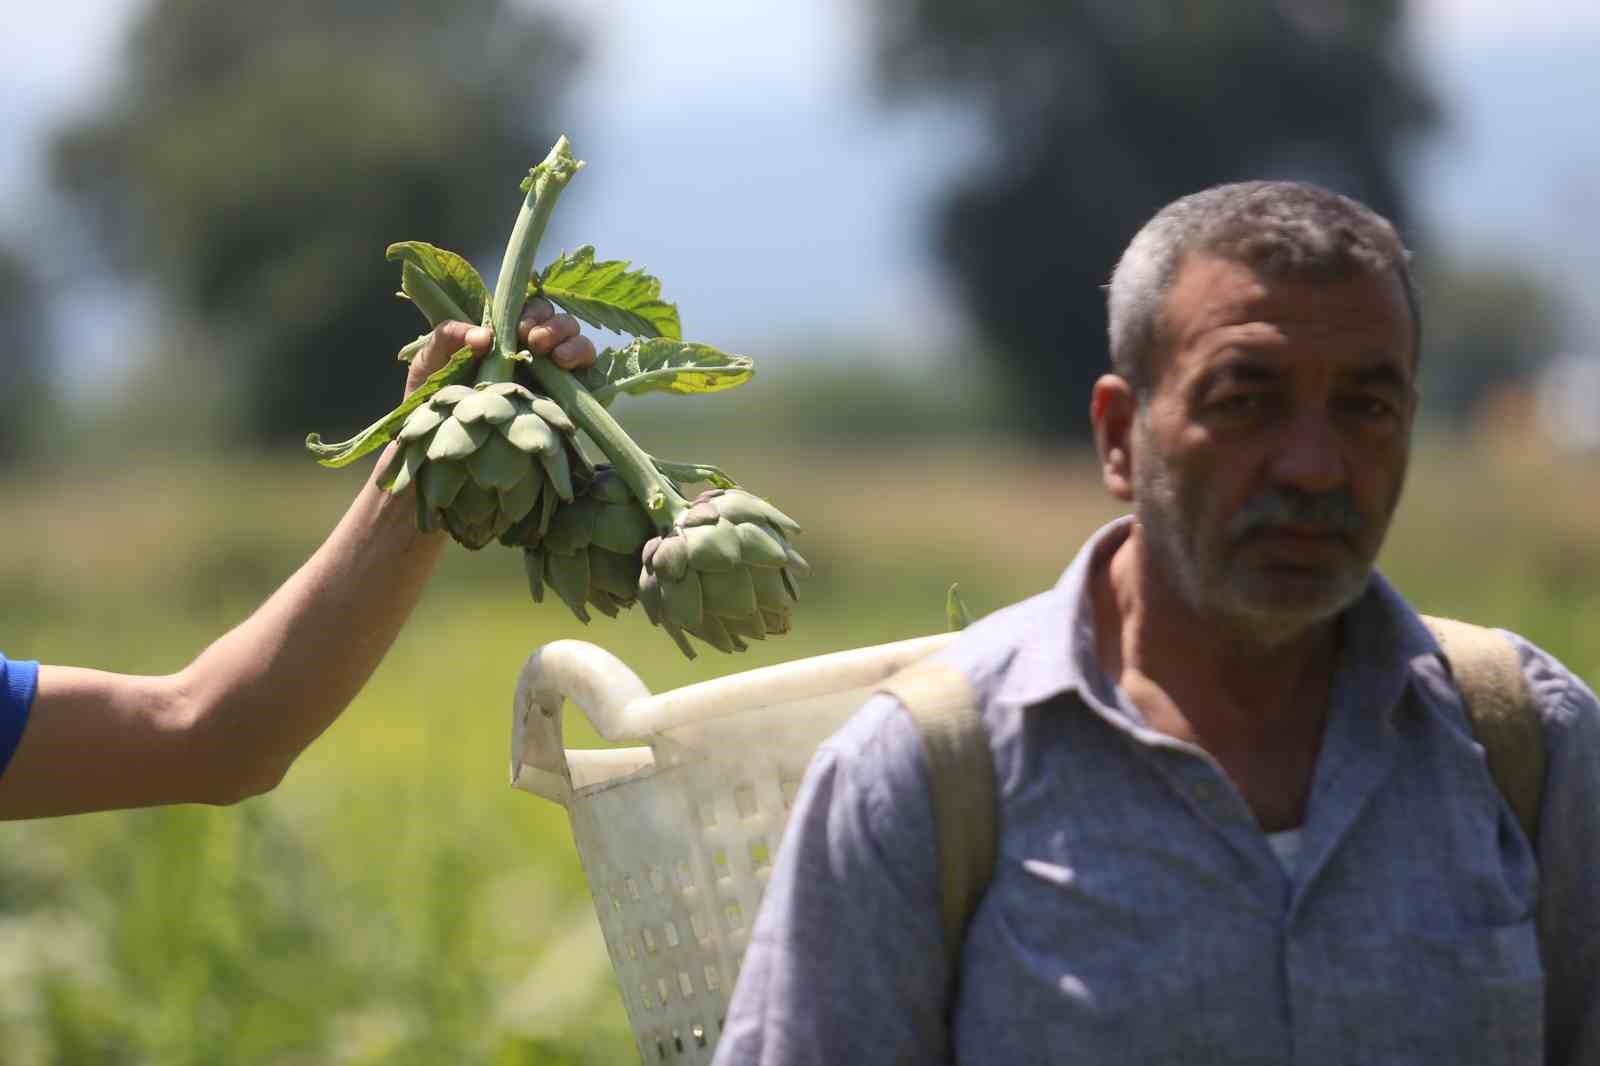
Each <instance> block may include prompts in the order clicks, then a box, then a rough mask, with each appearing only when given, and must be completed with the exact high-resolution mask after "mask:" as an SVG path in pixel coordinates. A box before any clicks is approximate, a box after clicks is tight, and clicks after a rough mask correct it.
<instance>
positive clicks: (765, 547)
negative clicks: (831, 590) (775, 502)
mask: <svg viewBox="0 0 1600 1066" xmlns="http://www.w3.org/2000/svg"><path fill="white" fill-rule="evenodd" d="M799 531H800V526H799V525H798V524H797V523H796V522H795V521H794V520H793V519H792V518H790V517H789V516H788V515H786V514H784V513H783V512H782V511H780V510H778V509H777V508H776V507H774V506H772V504H770V503H768V502H767V501H766V500H763V499H762V498H761V497H759V496H756V495H753V494H752V493H749V492H745V491H744V490H743V489H710V490H708V491H706V492H703V493H701V494H700V495H699V496H697V497H695V499H694V501H693V502H692V504H691V505H690V506H689V508H688V509H687V510H685V511H684V513H683V514H682V515H680V516H679V517H678V519H677V521H675V522H674V523H673V528H672V529H671V530H669V531H668V532H667V533H665V534H663V535H662V536H659V537H652V538H651V539H650V540H648V541H646V542H645V545H644V548H643V550H642V552H641V556H640V561H641V563H642V566H641V568H640V572H639V592H638V597H639V602H640V603H642V604H643V605H644V609H645V613H646V614H647V615H649V616H650V621H651V622H653V623H654V624H656V625H658V626H660V627H662V628H663V629H665V630H666V631H667V633H668V635H670V636H671V637H672V639H673V640H674V641H675V642H676V643H677V645H678V647H679V648H680V649H681V650H682V651H683V653H684V654H685V655H687V656H689V657H690V658H691V659H692V658H694V654H695V653H694V648H693V646H692V645H691V644H690V643H689V641H688V639H687V638H686V637H685V636H684V634H685V633H688V634H693V635H694V636H696V637H698V638H699V639H701V640H703V641H705V642H706V643H707V644H710V645H711V646H712V647H714V648H716V649H718V650H719V651H724V652H733V651H743V650H745V648H746V647H748V645H746V644H745V641H746V640H763V639H765V638H766V637H767V636H769V635H777V634H782V633H787V632H789V628H790V622H791V615H792V607H793V604H794V602H795V601H796V600H797V599H798V598H799V594H798V592H797V590H796V589H795V584H794V575H795V574H797V573H798V574H806V573H809V572H810V567H809V566H808V565H807V564H806V561H805V560H804V559H803V558H801V557H800V554H799V553H798V552H796V551H795V550H794V549H793V548H791V547H790V546H789V541H788V537H789V536H790V535H792V534H794V533H798V532H799Z"/></svg>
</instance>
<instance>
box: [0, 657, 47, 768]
mask: <svg viewBox="0 0 1600 1066" xmlns="http://www.w3.org/2000/svg"><path fill="white" fill-rule="evenodd" d="M38 684H39V664H38V663H36V662H31V661H23V662H17V661H14V660H10V659H7V658H6V657H5V656H4V655H0V774H3V773H5V772H6V766H7V764H9V763H10V762H11V756H12V755H14V754H16V751H17V745H18V744H19V743H21V741H22V730H23V727H24V726H26V725H27V724H28V712H29V710H31V709H32V708H33V694H34V691H35V689H37V688H38Z"/></svg>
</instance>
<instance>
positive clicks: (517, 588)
mask: <svg viewBox="0 0 1600 1066" xmlns="http://www.w3.org/2000/svg"><path fill="white" fill-rule="evenodd" d="M922 439H925V440H932V441H934V442H935V443H934V444H933V445H932V446H927V447H914V446H911V445H909V444H908V445H906V446H902V447H883V446H867V445H860V444H852V443H836V444H834V445H831V446H829V445H823V444H816V445H808V446H805V447H796V448H790V449H789V450H787V451H784V452H782V453H780V452H778V451H777V450H775V449H774V450H767V451H762V450H753V449H750V448H748V447H746V446H743V445H741V446H738V447H726V446H724V447H723V448H721V450H720V451H719V452H718V453H717V455H718V456H719V457H720V458H722V459H723V460H724V461H725V462H726V464H727V465H728V466H730V468H731V469H732V472H733V473H735V474H736V475H737V476H738V477H739V478H740V479H741V480H742V481H743V482H745V483H746V484H748V485H749V486H750V487H751V488H753V489H755V490H756V491H758V492H762V493H764V494H766V495H768V496H770V497H771V498H772V499H773V500H774V501H775V502H777V503H778V504H779V505H780V506H782V507H783V508H784V509H785V510H787V511H788V512H789V513H791V514H792V515H794V516H795V517H796V518H797V519H799V520H800V521H801V522H802V523H803V524H804V525H805V526H806V532H805V533H804V534H802V535H801V537H800V538H799V540H798V545H799V547H800V548H801V550H802V551H803V552H804V553H805V554H806V556H807V557H808V558H809V559H810V560H811V562H812V563H813V565H814V567H815V569H816V574H815V576H814V577H813V578H812V579H811V580H810V581H808V582H806V583H805V585H804V586H803V587H802V590H801V591H802V595H803V597H804V598H803V601H802V603H801V605H800V608H799V610H798V614H797V620H796V632H795V633H793V634H792V635H790V636H788V637H785V638H782V639H779V640H772V641H768V642H767V643H766V644H764V645H757V646H756V647H755V648H754V649H753V650H752V651H751V652H750V653H748V654H747V655H744V656H741V657H738V658H729V657H722V656H718V655H716V653H714V652H707V653H705V654H703V655H702V656H701V658H699V659H698V660H696V661H695V662H692V663H691V662H687V661H685V660H683V659H682V658H681V657H680V656H679V655H678V653H677V651H676V650H675V649H674V648H673V646H672V645H671V643H670V641H668V640H667V638H666V637H665V636H663V635H662V634H661V633H659V632H657V631H654V630H652V629H651V628H650V627H649V626H648V625H647V624H646V622H645V620H644V619H643V617H642V616H637V614H636V616H634V617H627V618H624V619H622V620H620V621H618V622H608V621H607V620H605V619H603V618H602V619H598V620H597V621H596V623H595V625H594V626H592V627H590V628H588V629H585V628H584V627H582V626H580V625H579V624H577V623H576V622H575V621H573V620H572V619H571V617H570V616H569V615H568V614H567V613H566V611H565V609H564V608H562V607H561V606H560V605H559V604H554V603H547V604H545V605H544V606H543V607H542V608H541V607H536V606H535V605H533V604H532V603H531V602H529V601H528V599H527V595H526V591H525V587H524V585H523V579H522V573H521V565H520V560H519V559H518V558H517V557H516V556H515V555H514V554H513V553H511V552H507V551H504V550H502V549H491V550H486V551H484V552H482V553H478V554H469V553H467V552H464V551H460V550H452V551H451V553H450V554H449V557H448V559H447V562H446V564H445V566H444V568H443V572H442V573H441V574H440V577H439V579H438V580H437V581H436V582H435V583H434V585H433V586H432V588H431V589H430V591H429V593H428V595H427V598H426V599H425V601H424V603H423V606H422V609H421V612H420V613H419V615H418V616H417V617H416V618H415V619H414V620H413V621H412V623H411V624H410V625H409V627H408V628H407V630H406V631H405V633H404V634H403V636H402V638H401V640H400V642H399V643H398V644H397V646H396V647H395V649H394V650H393V652H391V654H390V655H389V657H388V659H387V660H386V661H385V663H384V664H383V666H382V668H381V669H380V670H379V672H378V674H377V676H376V677H375V678H374V680H373V682H372V683H371V684H370V685H369V686H368V688H367V689H366V691H365V692H364V693H363V694H362V695H361V696H360V698H359V699H358V700H357V701H356V703H355V704H354V705H353V706H352V707H351V709H350V710H349V711H348V712H347V713H346V715H345V716H344V717H343V718H342V719H341V720H340V721H339V722H338V723H337V724H336V725H335V726H334V727H333V728H332V729H331V730H330V732H329V733H328V734H327V735H326V736H325V737H324V738H323V740H322V741H321V742H319V743H318V744H317V745H315V746H314V747H313V748H312V749H311V750H310V751H309V752H308V753H307V754H306V755H305V756H304V757H302V758H301V760H300V761H299V762H298V763H297V764H296V765H295V767H294V769H293V770H292V771H291V772H290V774H289V776H288V778H287V780H286V781H285V782H284V784H283V785H282V786H281V787H280V788H279V789H278V790H277V791H276V792H275V793H273V794H272V795H270V796H267V797H263V798H261V799H258V800H254V801H251V802H248V803H245V804H242V805H240V806H238V807H234V808H229V809H210V808H198V807H187V808H172V809H166V810H156V811H145V812H135V813H128V814H108V815H94V816H88V817H80V818H73V819H61V820H54V821H46V822H36V823H24V824H12V825H4V826H0V1066H14V1064H15V1066H34V1064H47V1063H48V1064H60V1066H77V1064H89V1063H94V1064H120V1063H127V1064H146V1063H149V1064H162V1066H165V1064H191V1063H193V1064H200V1063H206V1064H213V1063H224V1062H225V1063H252V1064H255V1063H260V1064H268V1063H270V1064H274V1066H280V1064H301V1063H304V1064H313V1063H314V1064H325V1063H352V1064H353V1063H385V1064H409V1063H418V1064H421V1063H428V1064H434V1063H442V1062H450V1063H483V1064H492V1066H512V1064H521V1063H617V1062H627V1061H630V1060H631V1057H632V1056H633V1054H634V1052H633V1049H632V1042H631V1040H630V1038H629V1035H628V1031H627V1024H626V1019H625V1017H624V1015H623V1012H622V1006H621V1001H620V999H619V998H618V996H617V994H616V992H615V990H614V987H613V985H612V983H611V978H610V971H609V967H608V963H607V962H606V958H605V952H604V947H603V945H602V943H601V940H600V935H599V931H598V928H597V926H596V924H595V921H594V918H593V915H592V913H591V911H590V905H589V901H588V897H587V894H586V892H585V889H584V886H583V881H582V876H581V873H580V871H579V869H578V863H577V858H576V854H575V852H574V850H573V847H572V842H571V837H570V835H569V833H568V830H567V827H566V823H565V815H564V813H563V812H562V811H560V810H559V809H557V808H555V807H553V806H551V805H549V804H546V803H544V802H543V801H540V800H537V799H535V798H533V797H531V796H527V795H524V794H522V793H517V792H512V791H511V790H510V789H509V788H507V786H506V780H505V779H506V765H507V747H508V740H509V734H510V713H509V712H510V702H511V694H512V686H513V684H514V681H515V678H516V674H517V671H518V669H519V667H520V666H521V664H522V661H523V659H524V658H525V657H526V656H527V654H528V652H529V651H530V650H532V649H533V648H534V647H536V646H537V645H539V644H541V643H543V642H545V641H548V640H552V639H557V638H561V637H581V638H584V639H589V640H594V641H596V642H598V643H600V644H603V645H604V646H606V647H607V648H609V649H611V650H613V651H615V652H616V653H618V654H619V655H620V656H621V657H622V658H623V659H625V660H626V661H627V662H629V663H630V664H631V665H632V666H634V668H635V669H636V670H637V671H638V673H639V674H640V676H641V677H642V678H643V679H644V680H645V682H646V683H647V684H648V685H649V686H650V687H651V688H652V689H653V690H656V691H659V690H662V689H665V688H670V687H673V686H676V685H680V684H685V683H688V682H691V681H697V680H703V679H706V678H709V677H713V676H717V675H720V674H724V673H728V672H732V671H735V670H739V669H744V668H748V667H754V666H758V665H762V664H765V663H770V662H775V661H780V660H784V659H790V658H797V657H800V656H805V655H810V654H815V653H820V652H824V651H831V650H836V649H840V648H845V647H851V646H857V645H863V644H871V643H876V642H880V641H887V640H895V639H900V638H903V637H909V636H913V635H917V634H921V633H927V632H934V631H937V630H939V629H942V628H943V625H944V616H943V606H944V590H945V588H946V586H947V585H948V584H949V583H950V582H952V581H959V582H961V584H962V588H963V592H964V594H965V596H966V599H967V602H968V603H969V605H970V606H971V608H972V609H973V611H974V612H975V613H979V614H981V613H984V612H986V611H989V610H992V609H994V608H995V607H998V606H1000V605H1002V604H1004V603H1006V602H1008V601H1010V600H1013V599H1016V598H1019V597H1021V596H1023V595H1026V594H1028V593H1031V592H1033V591H1036V590H1038V589H1041V588H1043V587H1046V586H1047V585H1049V584H1050V583H1052V582H1053V581H1054V579H1055V577H1056V575H1057V573H1058V572H1059V570H1060V568H1061V566H1062V565H1063V564H1064V563H1065V562H1066V560H1067V559H1068V558H1069V557H1070V555H1071V553H1072V552H1073V551H1074V550H1075V549H1076V547H1077V545H1078V544H1079V542H1080V541H1081V540H1082V539H1083V537H1084V536H1086V535H1087V534H1088V533H1089V532H1091V531H1092V530H1093V529H1094V528H1095V527H1096V526H1097V525H1098V524H1100V523H1101V522H1103V521H1105V520H1106V519H1108V518H1110V517H1111V516H1113V515H1115V514H1117V513H1118V510H1119V509H1118V507H1116V506H1115V505H1114V501H1111V500H1109V499H1108V498H1106V497H1105V496H1104V495H1103V494H1102V492H1101V491H1100V489H1099V486H1098V482H1097V480H1096V478H1095V472H1094V468H1093V466H1092V464H1091V463H1088V462H1086V459H1087V457H1088V452H1087V450H1086V449H1085V450H1083V451H1079V452H1074V453H1072V454H1070V455H1068V454H1057V455H1050V454H1040V453H1038V452H1036V451H1035V452H1024V451H1022V450H1020V449H1017V448H1008V447H1006V446H995V447H993V448H991V449H990V450H985V451H981V452H980V451H978V450H977V449H975V448H973V447H971V446H958V445H956V444H953V443H946V442H944V441H941V440H939V438H938V437H937V436H936V435H932V434H926V435H924V436H923V438H922ZM363 473H364V467H363ZM363 473H357V472H356V471H353V470H352V471H347V472H343V473H330V472H326V471H321V470H318V469H317V468H316V467H315V466H314V465H312V464H311V463H310V462H309V461H308V460H306V459H304V458H302V457H299V456H285V457H282V458H278V459H260V460H240V461H237V462H211V461H207V462H198V461H183V460H174V459H170V458H152V459H150V460H148V461H144V462H141V463H138V464H135V465H126V466H105V465H96V466H89V465H73V466H61V467H54V468H43V467H40V468H33V469H28V470H24V471H20V472H18V473H16V474H15V475H12V476H10V477H9V478H0V499H4V500H6V501H7V506H6V515H5V522H6V527H7V528H6V534H5V540H4V548H3V550H0V648H3V649H4V650H5V651H6V653H7V654H9V655H13V656H16V657H26V658H37V659H41V660H44V661H47V662H58V663H72V664H79V665H88V666H96V667H100V668H104V669H112V670H121V671H129V672H150V673H164V672H168V671H171V670H174V669H176V668H178V667H180V666H181V665H182V664H183V663H185V662H186V661H187V660H188V659H189V658H190V657H191V656H192V655H193V654H194V653H195V652H196V651H198V650H199V648H200V647H201V646H203V644H204V643H205V642H206V641H207V640H209V639H211V638H212V637H214V636H216V635H218V634H219V633H220V632H222V631H223V629H225V628H226V627H227V626H229V625H231V624H232V623H234V622H236V621H237V620H239V619H240V618H242V617H243V616H244V615H245V614H246V613H247V612H248V611H249V610H250V609H251V608H252V607H253V606H254V605H255V604H256V603H257V602H259V600H260V599H262V598H263V597H264V596H265V595H266V594H268V593H269V592H270V591H271V590H272V588H273V587H275V586H276V584H277V583H278V582H279V581H281V580H282V579H283V578H284V577H285V576H287V575H288V574H289V573H290V572H291V571H292V570H293V568H294V567H295V566H296V565H297V564H298V563H299V562H300V561H301V560H302V559H303V558H304V557H305V556H306V555H307V554H309V552H310V551H311V550H312V549H313V548H314V547H315V545H316V544H317V542H318V541H319V540H320V539H321V537H322V535H323V534H324V533H325V532H326V531H327V529H328V528H330V527H331V525H332V524H333V522H334V521H335V520H336V519H337V517H338V515H339V514H340V513H341V511H342V510H343V508H344V506H345V504H346V503H347V502H348V500H349V498H350V497H351V495H352V494H353V493H354V492H355V490H356V488H357V486H358V484H359V479H360V478H361V477H362V476H363ZM1597 532H1600V470H1597V469H1596V468H1595V464H1594V463H1593V462H1588V463H1585V462H1581V461H1578V460H1573V459H1560V458H1557V457H1555V456H1552V455H1548V454H1544V453H1542V452H1539V451H1537V450H1533V449H1515V448H1507V447H1492V446H1489V445H1486V444H1479V445H1470V444H1465V443H1462V442H1460V441H1450V440H1432V441H1429V442H1428V443H1427V444H1426V445H1425V446H1424V447H1423V448H1421V449H1420V452H1419V455H1418V457H1417V459H1416V461H1415V464H1414V467H1413V474H1412V481H1411V486H1410V489H1409V494H1408V498H1407V500H1406V502H1405V503H1404V504H1403V505H1402V512H1401V516H1400V518H1399V520H1398V522H1397V525H1396V528H1395V530H1394V533H1393V534H1392V536H1391V539H1390V544H1389V547H1388V549H1387V550H1386V553H1385V556H1384V558H1383V560H1382V564H1381V565H1382V566H1383V568H1384V569H1385V571H1386V572H1387V573H1388V574H1389V575H1390V576H1391V578H1393V579H1394V580H1396V581H1397V582H1398V583H1399V584H1400V586H1401V587H1402V588H1403V589H1404V590H1406V591H1407V592H1408V593H1409V594H1410V596H1411V598H1412V600H1413V602H1414V603H1416V604H1417V605H1418V606H1419V607H1420V608H1422V609H1425V610H1428V611H1432V612H1436V613H1446V614H1454V615H1457V616H1460V617H1465V618H1469V619H1473V620H1477V621H1486V622H1493V623H1495V624H1499V625H1504V626H1507V627H1509V628H1513V629H1517V630H1519V631H1521V632H1523V633H1524V634H1526V635H1528V636H1529V637H1530V638H1532V639H1534V640H1535V641H1537V642H1538V643H1540V644H1542V645H1544V646H1546V647H1548V648H1550V649H1551V650H1552V651H1554V652H1555V653H1557V654H1558V655H1560V656H1561V657H1563V658H1564V659H1565V660H1566V661H1567V662H1568V663H1569V664H1570V665H1572V666H1573V667H1574V668H1575V669H1576V670H1578V671H1579V672H1580V673H1583V674H1585V675H1586V676H1587V677H1588V678H1589V679H1590V680H1591V682H1592V681H1593V680H1594V679H1595V677H1596V675H1597V674H1600V581H1597V580H1596V579H1597V578H1600V537H1597V536H1596V533H1597ZM569 732H570V736H569V743H580V744H581V743H592V742H593V738H592V737H589V738H586V737H585V736H584V735H583V734H582V731H581V730H579V729H577V728H576V727H574V728H573V729H571V730H570V731H569ZM111 757H114V753H103V752H93V751H86V752H85V753H84V759H83V766H82V772H83V773H84V774H85V775H91V774H93V773H94V772H95V766H96V763H97V760H99V759H101V758H111Z"/></svg>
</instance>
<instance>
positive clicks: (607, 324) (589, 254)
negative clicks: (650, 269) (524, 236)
mask: <svg viewBox="0 0 1600 1066" xmlns="http://www.w3.org/2000/svg"><path fill="white" fill-rule="evenodd" d="M629 265H630V264H629V263H628V262H627V260H623V259H605V260H596V259H595V257H594V246H593V245H588V244H586V245H584V246H583V247H581V248H579V249H578V250H577V251H575V252H573V253H572V254H571V255H568V254H567V253H565V252H562V253H561V255H560V257H558V258H557V259H556V261H555V262H553V263H551V264H550V265H549V266H547V267H545V268H544V273H543V274H541V275H538V276H537V277H535V278H534V279H533V280H532V281H530V282H529V283H528V295H529V296H536V295H543V296H545V297H547V298H548V299H549V300H550V301H551V302H552V303H555V304H558V305H560V307H561V308H562V309H563V310H565V311H567V312H569V313H570V314H572V315H574V316H576V317H577V318H580V319H582V320H583V321H585V322H587V323H588V324H589V325H591V326H595V327H597V328H600V329H609V330H615V331H616V332H618V333H630V334H633V335H634V336H636V337H668V338H672V339H677V338H679V337H681V336H683V330H682V327H681V326H680V325H679V323H678V308H677V306H676V305H674V304H671V303H668V302H667V301H665V300H663V299H662V298H661V282H660V280H659V279H657V278H654V277H652V276H650V275H649V274H647V273H645V272H644V271H643V270H629V269H628V267H629Z"/></svg>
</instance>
